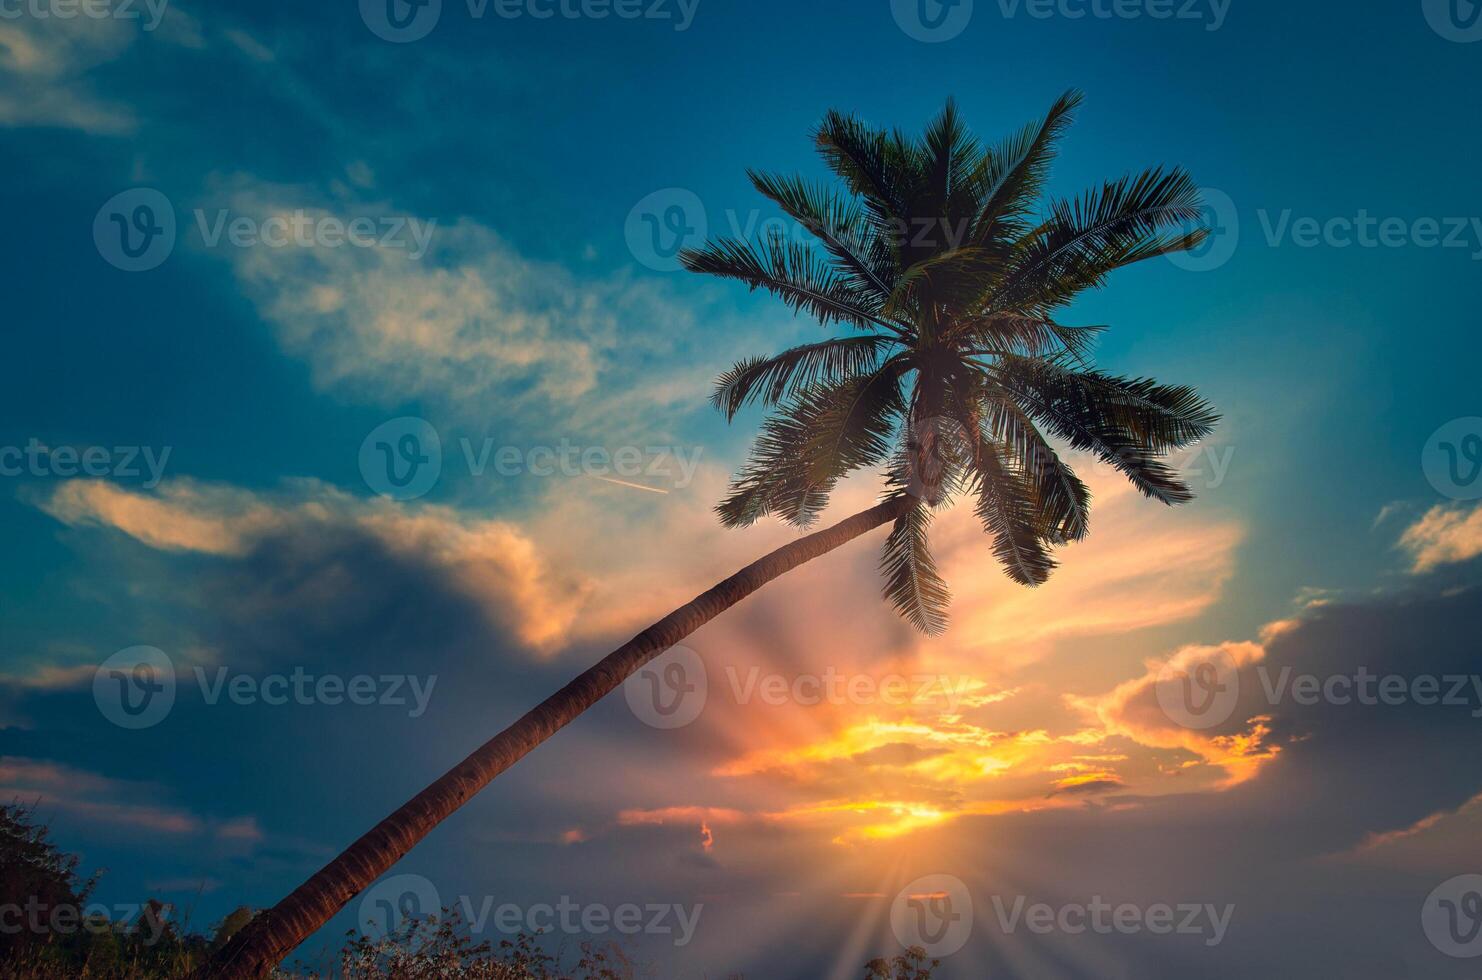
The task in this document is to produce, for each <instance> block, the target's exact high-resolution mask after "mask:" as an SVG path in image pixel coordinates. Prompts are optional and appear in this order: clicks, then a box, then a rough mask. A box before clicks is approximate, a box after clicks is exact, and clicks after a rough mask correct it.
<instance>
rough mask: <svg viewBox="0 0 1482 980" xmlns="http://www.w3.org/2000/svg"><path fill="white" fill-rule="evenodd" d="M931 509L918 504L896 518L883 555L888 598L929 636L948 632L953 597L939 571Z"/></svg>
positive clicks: (914, 624)
mask: <svg viewBox="0 0 1482 980" xmlns="http://www.w3.org/2000/svg"><path fill="white" fill-rule="evenodd" d="M931 519H932V513H931V509H930V508H928V507H926V506H925V505H923V504H917V505H916V506H915V507H912V508H911V509H910V510H908V511H906V513H904V514H902V515H901V516H900V517H898V518H896V521H895V525H894V526H893V527H892V528H891V529H890V536H889V537H888V538H886V539H885V549H884V551H882V552H881V554H880V571H881V573H882V574H883V575H884V577H885V598H886V599H888V600H890V603H891V605H893V606H894V607H895V609H896V611H897V612H899V613H900V614H901V615H902V616H903V617H905V619H906V621H907V622H909V623H910V624H911V625H912V626H915V627H916V628H917V629H919V630H921V631H922V632H923V633H926V634H927V635H928V636H939V635H940V634H942V633H943V632H945V631H946V629H947V606H948V604H949V603H950V602H951V600H952V593H951V592H950V591H949V590H948V588H947V583H946V581H944V580H943V579H942V576H941V574H940V573H939V572H938V571H937V565H936V559H934V558H933V557H932V555H931V548H930V543H929V541H928V540H927V531H928V529H929V528H930V527H931Z"/></svg>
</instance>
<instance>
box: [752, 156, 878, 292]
mask: <svg viewBox="0 0 1482 980" xmlns="http://www.w3.org/2000/svg"><path fill="white" fill-rule="evenodd" d="M747 176H748V177H750V178H751V183H752V185H753V186H755V187H756V189H757V190H758V191H760V192H761V193H762V194H764V195H766V196H767V197H768V198H770V199H771V200H772V201H774V202H775V203H776V204H777V206H778V207H780V208H782V210H783V211H784V212H786V213H787V214H788V215H789V216H791V217H792V218H793V219H794V220H796V221H797V222H798V223H799V224H801V225H802V226H803V227H804V228H806V229H807V230H808V232H809V233H810V234H812V235H814V236H815V237H817V238H818V240H819V241H821V242H822V243H823V245H824V247H825V248H826V249H828V252H829V254H830V255H832V256H833V257H834V260H835V261H836V262H838V264H839V265H840V266H841V267H842V269H843V270H844V271H845V273H846V274H847V276H848V283H849V285H850V287H851V288H853V289H855V290H857V291H858V292H860V293H864V294H872V295H873V297H874V299H875V300H876V301H877V302H883V301H884V300H885V299H886V298H887V297H888V296H889V295H890V293H891V286H890V281H891V280H892V279H893V278H894V276H895V259H894V250H893V248H892V245H891V242H890V241H888V240H884V239H882V236H881V235H880V234H879V229H878V228H877V227H876V226H875V225H874V223H873V222H872V221H871V220H870V219H868V218H867V217H866V216H865V214H864V209H863V208H862V207H861V206H860V204H859V202H858V200H857V199H856V198H853V197H850V196H847V195H843V194H837V193H834V192H832V191H830V190H829V189H827V188H825V187H822V186H819V185H816V184H810V183H809V182H807V181H806V180H804V179H803V178H801V177H784V176H781V175H778V174H767V173H762V172H760V171H757V170H748V171H747Z"/></svg>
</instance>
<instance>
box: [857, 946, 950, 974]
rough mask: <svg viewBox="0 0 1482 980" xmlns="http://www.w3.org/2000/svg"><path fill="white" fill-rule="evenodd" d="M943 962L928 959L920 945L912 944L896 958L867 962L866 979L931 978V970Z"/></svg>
mask: <svg viewBox="0 0 1482 980" xmlns="http://www.w3.org/2000/svg"><path fill="white" fill-rule="evenodd" d="M941 964H942V961H941V960H928V959H927V957H926V950H924V949H922V948H921V947H920V946H912V947H911V948H910V949H908V950H906V951H905V952H904V953H902V954H901V955H899V956H897V957H895V958H894V959H889V960H885V959H879V960H871V961H870V962H868V963H866V964H865V975H864V980H931V972H932V971H933V970H935V969H936V968H937V967H938V966H941Z"/></svg>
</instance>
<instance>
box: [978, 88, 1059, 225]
mask: <svg viewBox="0 0 1482 980" xmlns="http://www.w3.org/2000/svg"><path fill="white" fill-rule="evenodd" d="M1080 104H1081V93H1080V92H1077V91H1075V90H1073V89H1072V90H1071V91H1068V92H1066V93H1064V94H1063V95H1061V96H1060V98H1058V99H1056V100H1055V104H1054V105H1052V106H1051V107H1050V111H1049V112H1048V113H1046V114H1045V118H1044V119H1043V120H1041V121H1040V122H1038V123H1031V124H1029V125H1028V126H1026V127H1024V129H1022V130H1020V131H1019V132H1018V133H1017V134H1015V135H1014V136H1012V137H1010V138H1009V139H1007V140H1005V141H1004V142H1003V143H1002V144H1000V145H999V146H996V147H993V148H990V149H989V150H988V151H987V152H986V153H984V154H983V158H982V161H981V163H980V164H979V167H978V170H977V172H976V173H975V174H974V183H975V185H976V187H977V196H978V214H977V216H976V218H977V220H976V221H975V222H974V224H973V238H972V240H973V241H974V243H976V244H979V245H983V244H986V243H987V242H988V241H989V240H990V239H991V238H992V237H995V235H997V237H1017V235H1016V232H1017V231H1018V230H1019V227H1020V225H1019V223H1020V222H1021V221H1022V219H1023V217H1024V216H1025V215H1027V214H1029V213H1030V211H1031V210H1032V209H1033V207H1034V203H1035V201H1036V199H1037V198H1038V197H1039V194H1040V191H1041V190H1042V189H1043V187H1044V184H1045V181H1046V180H1047V179H1048V178H1049V173H1050V164H1051V163H1053V162H1054V159H1055V144H1056V143H1057V142H1058V141H1059V139H1060V137H1061V135H1062V134H1064V132H1065V130H1066V129H1067V128H1069V126H1070V124H1071V122H1072V121H1073V120H1074V118H1075V110H1076V108H1077V107H1078V106H1079V105H1080ZM1005 231H1008V232H1009V234H1008V235H1005V234H1004V232H1005Z"/></svg>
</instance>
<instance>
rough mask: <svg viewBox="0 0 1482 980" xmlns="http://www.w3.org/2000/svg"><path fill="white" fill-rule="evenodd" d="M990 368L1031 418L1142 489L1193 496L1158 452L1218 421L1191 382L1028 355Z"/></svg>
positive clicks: (1166, 496)
mask: <svg viewBox="0 0 1482 980" xmlns="http://www.w3.org/2000/svg"><path fill="white" fill-rule="evenodd" d="M992 373H993V377H994V380H995V382H996V383H997V384H998V385H999V386H1000V388H1001V389H1002V390H1003V391H1004V392H1005V393H1006V394H1007V395H1008V396H1009V397H1010V398H1012V399H1013V400H1014V401H1015V402H1016V403H1017V404H1018V405H1019V406H1020V407H1021V408H1022V409H1023V410H1024V412H1025V413H1026V414H1027V415H1029V417H1030V418H1033V419H1035V420H1037V421H1039V422H1041V423H1043V424H1045V425H1047V426H1048V427H1049V428H1050V429H1051V430H1052V431H1053V432H1054V433H1055V434H1056V435H1058V436H1060V437H1061V438H1063V439H1065V440H1066V441H1068V442H1069V443H1070V444H1071V445H1072V446H1073V447H1074V448H1076V449H1078V450H1081V451H1083V452H1093V453H1095V454H1096V455H1098V456H1099V457H1100V458H1101V459H1102V460H1104V461H1105V462H1107V463H1110V464H1111V465H1112V466H1114V467H1116V468H1117V469H1118V470H1119V471H1121V472H1122V473H1123V475H1125V476H1126V477H1127V478H1128V479H1129V480H1131V481H1132V484H1133V485H1134V486H1136V487H1137V488H1138V489H1139V490H1140V491H1142V493H1144V494H1145V495H1147V496H1149V497H1153V498H1155V499H1158V500H1161V501H1163V502H1164V503H1168V504H1176V503H1185V502H1187V501H1189V500H1191V499H1193V496H1194V495H1193V492H1192V491H1191V490H1190V489H1189V487H1188V486H1187V485H1186V484H1184V483H1183V481H1181V480H1179V479H1178V476H1177V474H1176V473H1175V472H1174V471H1173V469H1172V468H1171V467H1169V466H1167V465H1166V464H1165V463H1163V462H1162V461H1161V459H1160V457H1162V456H1164V455H1166V454H1167V453H1168V452H1170V451H1171V450H1174V449H1177V448H1180V447H1182V446H1186V445H1189V444H1191V443H1193V442H1196V441H1198V440H1199V439H1202V438H1204V437H1205V436H1207V435H1208V434H1209V433H1210V432H1211V431H1212V430H1213V428H1214V425H1215V423H1216V422H1218V421H1219V416H1218V415H1217V414H1216V413H1215V412H1214V411H1213V409H1211V407H1210V406H1209V404H1208V403H1207V402H1205V401H1204V400H1203V399H1202V398H1200V397H1199V396H1198V394H1197V393H1196V392H1195V391H1194V390H1193V389H1192V388H1188V387H1184V386H1177V385H1160V384H1158V383H1157V382H1155V381H1152V380H1150V379H1146V378H1138V379H1126V378H1116V377H1112V376H1110V375H1105V374H1101V373H1099V372H1095V371H1071V370H1067V369H1064V368H1061V367H1058V366H1056V365H1053V364H1049V363H1046V362H1043V361H1034V360H1031V359H1027V358H1006V359H1004V360H1003V361H1002V362H1001V363H1000V364H999V365H997V366H996V367H995V368H994V369H993V372H992Z"/></svg>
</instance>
